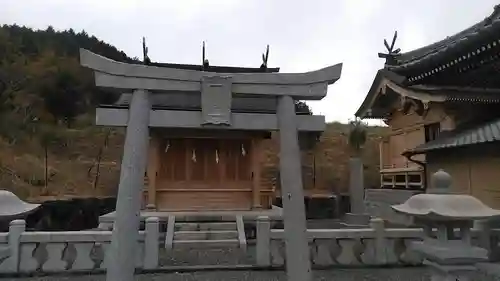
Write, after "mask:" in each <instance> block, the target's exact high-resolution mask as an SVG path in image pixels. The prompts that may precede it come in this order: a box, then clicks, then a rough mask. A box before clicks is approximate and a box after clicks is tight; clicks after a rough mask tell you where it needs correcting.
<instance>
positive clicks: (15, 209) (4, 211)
mask: <svg viewBox="0 0 500 281" xmlns="http://www.w3.org/2000/svg"><path fill="white" fill-rule="evenodd" d="M38 207H40V204H30V203H26V202H24V201H23V200H21V199H19V197H17V196H16V195H15V194H14V193H12V192H10V191H7V190H0V228H2V229H3V228H7V227H8V225H9V222H10V221H12V220H15V219H23V218H25V217H26V216H27V215H28V214H29V213H31V212H33V211H35V210H36V209H37V208H38Z"/></svg>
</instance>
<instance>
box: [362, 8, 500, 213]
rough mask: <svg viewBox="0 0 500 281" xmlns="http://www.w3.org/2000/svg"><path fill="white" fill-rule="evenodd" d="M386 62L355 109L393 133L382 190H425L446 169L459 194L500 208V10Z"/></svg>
mask: <svg viewBox="0 0 500 281" xmlns="http://www.w3.org/2000/svg"><path fill="white" fill-rule="evenodd" d="M395 39H396V36H395V38H394V40H393V42H392V46H389V44H387V43H386V47H387V49H388V53H386V54H379V56H380V57H383V58H385V59H386V62H385V65H384V68H382V69H380V70H379V71H378V72H377V74H376V76H375V78H374V80H373V83H372V86H371V88H370V89H369V91H368V94H367V95H366V98H365V100H364V101H363V103H362V105H361V106H360V108H359V109H358V110H357V112H356V116H358V117H360V118H374V119H381V120H383V121H384V122H385V123H386V124H387V125H388V126H389V127H390V128H391V130H390V133H388V134H387V135H385V136H384V137H383V138H382V140H381V143H380V176H381V182H380V186H381V187H382V188H391V189H405V190H408V189H410V190H423V189H425V187H426V186H427V185H428V183H427V182H428V181H429V180H428V178H429V175H432V174H433V173H434V172H436V171H437V169H440V168H442V169H444V170H445V171H447V172H448V173H449V174H450V175H451V176H452V178H453V180H454V182H453V184H452V186H453V187H452V188H453V190H454V191H456V192H460V193H467V194H471V195H474V196H475V197H477V198H479V199H480V200H482V201H483V202H485V203H486V204H488V205H489V206H491V207H494V208H500V172H499V171H500V142H499V141H500V72H499V70H500V57H499V54H500V6H496V7H495V8H494V11H493V13H492V14H491V15H490V16H488V17H487V18H485V19H484V20H483V21H481V22H479V23H477V24H475V25H473V26H471V27H469V28H467V29H465V30H463V31H461V32H459V33H457V34H455V35H452V36H448V37H446V38H445V39H443V40H441V41H439V42H436V43H433V44H431V45H428V46H425V47H422V48H419V49H416V50H413V51H410V52H405V53H401V52H399V50H394V43H395V41H396V40H395Z"/></svg>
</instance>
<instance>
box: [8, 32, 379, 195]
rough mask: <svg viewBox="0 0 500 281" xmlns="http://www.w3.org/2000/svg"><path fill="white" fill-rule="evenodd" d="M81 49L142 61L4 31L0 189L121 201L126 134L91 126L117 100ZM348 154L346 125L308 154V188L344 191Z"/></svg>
mask: <svg viewBox="0 0 500 281" xmlns="http://www.w3.org/2000/svg"><path fill="white" fill-rule="evenodd" d="M80 47H83V48H86V49H89V50H91V51H93V52H95V53H98V54H100V55H103V56H106V57H109V58H111V59H114V60H117V61H124V62H138V60H137V59H132V58H129V57H127V56H126V55H125V54H124V53H123V52H121V51H119V50H117V49H116V48H115V47H113V46H110V45H109V44H106V43H104V42H102V41H100V40H98V39H97V38H95V37H93V36H89V35H87V34H86V33H85V32H80V33H75V32H74V31H72V30H69V31H64V32H56V31H54V30H53V29H52V28H49V29H47V30H44V31H33V30H31V29H29V28H24V27H18V26H3V27H0V54H2V57H0V188H2V189H9V190H12V191H13V192H15V193H16V194H18V196H20V197H22V198H29V200H32V201H44V200H49V199H64V198H74V197H108V196H111V197H112V196H115V194H116V188H117V184H118V177H119V164H120V158H121V153H122V144H123V130H122V129H108V128H98V127H96V126H93V122H94V114H95V107H96V105H97V104H100V103H111V102H113V101H114V100H116V98H117V96H116V95H115V94H112V93H109V92H106V91H103V90H100V89H97V88H96V87H94V81H93V78H92V74H91V72H90V71H88V70H87V69H84V68H82V67H80V65H79V63H78V49H79V48H80ZM379 130H380V128H370V132H371V133H370V138H369V141H368V143H367V144H366V149H365V164H366V167H367V169H366V171H367V175H366V180H367V186H376V185H378V181H379V178H378V167H377V165H378V159H379V157H378V144H377V140H376V138H377V135H378V132H379ZM277 149H278V147H277V143H276V140H275V139H272V140H269V141H268V146H267V158H266V163H264V165H265V167H266V168H269V169H271V170H273V169H274V170H276V165H277V163H278V159H277V151H278V150H277ZM101 152H102V153H101ZM349 156H350V155H349V147H348V144H347V126H346V125H342V124H339V123H332V124H329V125H328V129H327V131H326V132H325V133H324V134H323V136H322V137H321V140H320V143H319V144H318V145H317V146H316V148H315V149H314V151H311V152H309V153H305V154H304V166H306V167H308V168H309V169H308V171H309V172H307V175H306V177H305V179H304V181H305V183H306V188H307V189H313V188H315V189H317V190H323V191H325V192H332V191H334V192H339V193H342V192H345V191H346V187H347V184H348V171H347V164H348V158H349ZM99 157H101V159H100V161H99V160H98V158H99ZM97 162H100V163H101V164H100V165H99V166H98V165H97ZM46 166H47V167H48V169H45V167H46ZM97 170H99V173H97ZM97 175H98V176H97ZM271 176H272V174H271Z"/></svg>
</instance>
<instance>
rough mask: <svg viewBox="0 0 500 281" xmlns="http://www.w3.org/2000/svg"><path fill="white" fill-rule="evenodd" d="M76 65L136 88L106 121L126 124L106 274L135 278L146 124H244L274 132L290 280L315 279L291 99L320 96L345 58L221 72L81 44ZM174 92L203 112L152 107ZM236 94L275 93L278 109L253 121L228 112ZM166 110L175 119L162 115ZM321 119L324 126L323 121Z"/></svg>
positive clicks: (108, 82) (100, 79) (98, 79)
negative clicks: (278, 69) (110, 54)
mask: <svg viewBox="0 0 500 281" xmlns="http://www.w3.org/2000/svg"><path fill="white" fill-rule="evenodd" d="M80 63H81V65H82V66H84V67H88V68H91V69H93V70H94V74H95V83H96V85H97V86H99V87H107V88H115V89H123V90H128V91H132V92H133V95H132V100H131V102H130V106H129V108H128V110H127V111H126V113H127V115H128V116H122V115H123V111H120V112H122V113H118V112H117V113H116V115H113V114H111V115H108V116H106V117H105V118H107V119H108V123H113V122H116V123H117V124H118V123H120V124H121V123H126V126H127V131H126V136H125V146H124V152H123V158H122V163H121V171H120V183H119V189H118V196H117V203H116V219H115V223H114V228H113V236H112V242H111V248H110V255H111V256H110V259H109V261H110V263H109V265H108V269H107V273H106V280H108V281H132V280H133V278H134V277H133V275H134V268H135V266H134V262H135V254H136V248H137V247H136V243H137V237H138V228H139V214H140V206H141V192H142V191H141V187H142V186H143V184H144V173H145V169H146V163H147V155H148V153H147V152H148V151H147V150H148V145H149V127H150V126H151V127H190V128H203V127H208V128H211V129H212V128H221V129H228V128H231V127H237V126H239V127H241V125H242V124H244V126H247V127H252V128H254V127H255V128H265V129H269V130H271V129H273V128H274V129H277V130H278V131H279V136H280V153H279V155H280V178H281V189H282V199H283V213H284V224H285V226H284V228H285V245H286V269H287V276H288V280H290V281H310V280H312V274H311V265H310V260H309V248H308V241H307V232H306V230H307V228H306V218H305V207H304V195H303V186H302V172H301V157H300V150H299V143H298V134H297V127H298V126H299V125H303V124H298V122H300V120H301V119H298V118H297V116H296V113H295V104H294V100H321V99H322V98H324V97H325V96H326V93H327V88H328V85H330V84H333V83H334V82H336V81H337V80H338V79H339V78H340V75H341V71H342V64H337V65H333V66H329V67H326V68H323V69H320V70H317V71H312V72H306V73H232V74H221V73H209V72H203V71H196V70H182V69H173V68H161V67H154V66H146V65H139V64H127V63H120V62H116V61H113V60H110V59H107V58H105V57H102V56H99V55H97V54H94V53H92V52H90V51H87V50H84V49H80ZM172 91H175V92H184V93H193V94H196V93H197V94H201V103H202V110H201V111H200V112H195V113H193V112H190V113H189V114H187V113H186V114H181V113H183V112H184V111H180V112H179V113H176V114H178V115H172V114H163V115H162V114H158V112H155V111H154V110H152V107H151V95H154V94H155V93H159V92H172ZM235 94H236V95H254V96H267V97H275V98H276V100H277V114H276V115H272V116H266V118H261V119H258V120H256V119H255V116H253V115H244V114H239V115H237V114H236V113H234V114H232V113H231V98H232V96H233V95H235ZM265 115H271V114H265ZM167 116H170V117H174V118H169V120H165V117H167ZM98 118H99V115H98ZM124 120H125V121H124ZM97 121H98V123H99V120H97ZM322 122H323V125H324V119H322ZM101 123H102V122H101Z"/></svg>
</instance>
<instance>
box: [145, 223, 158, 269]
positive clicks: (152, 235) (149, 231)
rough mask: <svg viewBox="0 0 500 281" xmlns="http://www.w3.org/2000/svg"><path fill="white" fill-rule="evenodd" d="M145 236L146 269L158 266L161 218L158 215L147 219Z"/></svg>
mask: <svg viewBox="0 0 500 281" xmlns="http://www.w3.org/2000/svg"><path fill="white" fill-rule="evenodd" d="M145 230H146V231H145V237H144V269H154V268H157V267H158V255H159V241H160V220H159V219H158V218H157V217H149V218H147V219H146V227H145Z"/></svg>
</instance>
